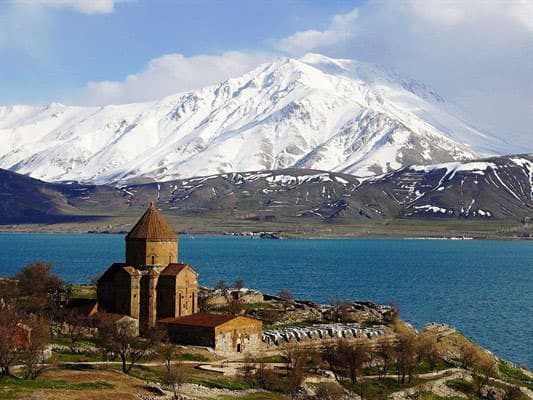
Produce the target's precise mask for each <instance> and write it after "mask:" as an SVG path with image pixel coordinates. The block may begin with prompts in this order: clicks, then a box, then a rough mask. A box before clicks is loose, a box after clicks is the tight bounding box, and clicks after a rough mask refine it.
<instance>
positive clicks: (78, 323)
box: [58, 308, 88, 351]
mask: <svg viewBox="0 0 533 400" xmlns="http://www.w3.org/2000/svg"><path fill="white" fill-rule="evenodd" d="M58 318H59V320H60V322H62V323H64V325H65V328H66V330H67V334H68V337H69V339H70V349H71V351H73V350H74V346H75V344H76V342H78V341H79V340H80V339H81V337H82V336H83V333H84V332H85V330H86V328H87V325H88V323H87V318H85V316H84V315H83V314H82V313H81V312H80V311H79V310H78V309H75V308H63V309H61V311H60V313H59V317H58Z"/></svg>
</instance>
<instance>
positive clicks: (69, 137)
mask: <svg viewBox="0 0 533 400" xmlns="http://www.w3.org/2000/svg"><path fill="white" fill-rule="evenodd" d="M450 109H451V107H450V106H448V105H447V104H446V102H444V100H443V99H442V98H441V97H439V96H438V95H437V94H436V93H434V92H432V91H431V90H429V89H427V88H426V87H425V86H424V85H422V84H420V83H418V82H414V81H404V80H401V79H400V78H397V77H395V76H394V75H392V74H388V73H385V72H383V71H381V70H379V69H377V68H375V67H373V66H371V65H368V64H364V63H360V62H357V61H352V60H334V59H330V58H326V57H324V56H319V55H314V54H310V55H307V56H305V57H303V58H301V59H299V60H294V59H285V58H284V59H279V60H276V61H275V62H273V63H271V64H266V65H262V66H260V67H258V68H257V69H255V70H254V71H252V72H250V73H247V74H245V75H243V76H241V77H239V78H235V79H230V80H228V81H225V82H222V83H220V84H218V85H213V86H210V87H206V88H204V89H200V90H197V91H192V92H188V93H183V94H177V95H173V96H169V97H167V98H164V99H162V100H160V101H156V102H147V103H137V104H125V105H117V106H106V107H69V106H64V105H61V104H51V105H49V106H46V107H31V106H8V107H0V168H4V169H9V170H11V171H15V172H19V173H23V174H29V175H31V176H32V177H35V178H39V179H43V180H46V181H61V180H77V181H81V182H90V183H99V184H107V183H112V182H114V183H116V182H122V183H125V182H128V181H129V182H131V181H142V180H146V179H153V180H157V181H161V180H170V179H176V178H183V177H190V176H200V175H209V174H216V173H223V172H233V171H247V170H273V169H283V168H292V167H296V168H311V169H322V170H330V171H337V172H344V173H350V174H355V175H358V176H370V175H375V174H382V173H386V172H388V171H392V170H394V169H397V168H400V167H403V166H406V165H409V164H413V163H414V164H430V163H440V162H446V161H460V160H466V159H472V158H477V157H479V154H480V153H492V154H498V153H499V154H502V153H503V152H505V151H506V149H507V148H508V146H507V147H506V144H505V143H502V142H499V141H498V140H497V139H494V138H491V137H489V136H487V135H484V134H483V133H481V132H478V131H477V130H475V129H474V128H472V127H470V126H468V125H467V124H465V123H464V122H462V121H461V120H460V119H458V118H456V117H454V116H453V115H452V114H451V113H450V112H449V110H450Z"/></svg>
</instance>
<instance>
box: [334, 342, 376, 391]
mask: <svg viewBox="0 0 533 400" xmlns="http://www.w3.org/2000/svg"><path fill="white" fill-rule="evenodd" d="M337 352H338V353H339V357H340V359H341V360H342V361H343V363H344V365H345V366H346V367H347V368H348V372H349V378H350V381H351V382H352V385H355V384H356V383H357V377H358V375H359V372H360V371H361V369H362V368H363V366H364V365H365V364H366V363H367V362H368V361H370V348H369V345H368V343H365V342H357V343H349V342H345V341H342V342H340V343H339V345H338V346H337Z"/></svg>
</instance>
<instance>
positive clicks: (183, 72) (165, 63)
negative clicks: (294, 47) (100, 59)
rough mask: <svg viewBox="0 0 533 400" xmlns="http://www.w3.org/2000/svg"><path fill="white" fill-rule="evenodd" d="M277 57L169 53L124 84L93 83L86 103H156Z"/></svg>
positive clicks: (84, 95) (129, 76) (150, 63)
mask: <svg viewBox="0 0 533 400" xmlns="http://www.w3.org/2000/svg"><path fill="white" fill-rule="evenodd" d="M272 58H273V56H272V55H271V54H268V53H244V52H239V51H229V52H226V53H223V54H220V55H198V56H191V57H186V56H184V55H182V54H166V55H163V56H161V57H158V58H155V59H153V60H151V61H150V62H149V63H148V65H147V67H146V68H145V69H144V70H143V71H140V72H137V73H134V74H131V75H128V76H127V77H126V78H125V79H124V80H123V81H120V82H118V81H101V82H89V83H88V84H87V87H86V89H85V92H84V94H83V95H82V100H81V103H83V104H96V105H100V104H110V103H114V104H118V103H126V102H136V101H146V100H155V99H159V98H161V97H164V96H167V95H170V94H174V93H178V92H183V91H187V90H192V89H197V88H200V87H203V86H206V85H209V84H213V83H216V82H220V81H222V80H225V79H228V78H230V77H234V76H239V75H241V74H243V73H245V72H248V71H250V70H251V69H253V68H254V67H256V66H258V65H259V64H261V63H263V62H266V61H270V60H271V59H272Z"/></svg>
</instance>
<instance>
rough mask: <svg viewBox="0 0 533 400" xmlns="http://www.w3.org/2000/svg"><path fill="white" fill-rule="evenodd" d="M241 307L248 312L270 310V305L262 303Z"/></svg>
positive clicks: (247, 304) (246, 304)
mask: <svg viewBox="0 0 533 400" xmlns="http://www.w3.org/2000/svg"><path fill="white" fill-rule="evenodd" d="M242 307H243V308H244V309H245V310H246V311H248V310H256V309H258V310H263V309H265V308H272V307H273V306H272V303H267V302H262V303H245V304H243V305H242Z"/></svg>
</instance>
